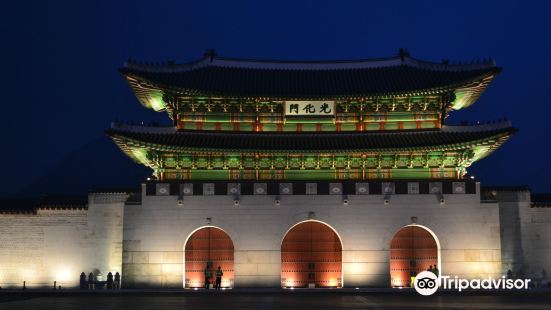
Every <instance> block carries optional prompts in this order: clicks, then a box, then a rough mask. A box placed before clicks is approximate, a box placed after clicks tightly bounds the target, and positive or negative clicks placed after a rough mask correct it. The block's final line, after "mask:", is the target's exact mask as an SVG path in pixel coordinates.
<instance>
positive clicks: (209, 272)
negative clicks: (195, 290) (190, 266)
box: [205, 263, 212, 290]
mask: <svg viewBox="0 0 551 310" xmlns="http://www.w3.org/2000/svg"><path fill="white" fill-rule="evenodd" d="M211 278H212V270H211V269H210V264H209V263H207V267H205V289H207V290H208V289H209V286H210V279H211Z"/></svg>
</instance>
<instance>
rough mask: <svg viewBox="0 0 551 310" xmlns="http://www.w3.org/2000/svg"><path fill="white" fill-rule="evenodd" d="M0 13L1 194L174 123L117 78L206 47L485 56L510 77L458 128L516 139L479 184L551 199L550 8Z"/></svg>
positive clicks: (203, 4)
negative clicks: (476, 127) (119, 132)
mask: <svg viewBox="0 0 551 310" xmlns="http://www.w3.org/2000/svg"><path fill="white" fill-rule="evenodd" d="M2 11H3V13H4V14H2V15H3V16H2V18H1V19H0V24H1V28H0V29H1V34H2V45H1V46H2V47H1V51H0V53H1V54H2V55H1V56H2V57H1V60H2V69H3V72H2V76H3V79H4V81H3V83H2V84H1V85H2V88H3V90H2V95H3V97H2V101H1V107H2V112H1V113H0V126H1V128H0V134H1V140H2V144H1V145H2V149H1V151H0V159H1V162H2V167H3V174H2V177H1V181H0V182H1V185H2V186H1V187H0V195H7V194H11V193H14V192H17V191H18V190H19V189H20V188H22V187H24V186H25V185H28V184H29V183H31V182H32V181H33V180H35V179H37V178H39V177H40V176H41V175H44V174H45V173H47V172H48V171H49V170H51V169H53V167H55V166H56V165H57V164H59V162H60V161H61V160H62V159H63V158H64V157H66V156H67V155H68V154H71V153H72V152H74V151H75V150H77V149H79V148H82V147H83V146H85V145H86V144H88V143H90V141H93V140H97V139H98V137H102V136H103V132H104V130H105V129H106V128H108V126H109V124H110V122H111V121H112V120H114V119H124V120H135V121H138V120H145V121H161V120H166V115H164V114H162V113H154V112H151V111H148V110H146V109H144V108H143V107H141V105H140V104H139V103H138V101H137V100H136V99H135V98H134V97H133V95H132V93H131V91H130V89H129V87H128V86H127V85H126V84H125V82H124V81H123V79H122V78H121V76H120V75H119V74H118V72H117V68H119V67H120V66H121V64H122V63H123V61H125V60H126V59H127V58H129V57H132V58H134V59H140V60H146V61H165V60H169V59H174V60H176V61H178V62H183V61H190V60H194V59H196V58H199V57H201V56H202V54H203V53H204V51H205V50H206V49H207V48H216V51H217V52H218V54H219V55H221V56H228V57H243V58H260V59H287V60H333V59H354V58H370V57H385V56H392V55H395V54H396V53H397V50H398V48H400V47H404V48H407V49H408V50H409V51H410V53H411V54H412V56H414V57H416V58H420V59H426V60H434V61H440V60H442V59H444V58H448V59H451V60H452V61H465V60H471V59H476V58H478V59H481V58H485V57H488V56H491V57H492V58H494V59H495V60H496V61H497V63H498V65H499V66H502V67H503V68H504V70H503V72H502V73H501V74H500V75H499V76H498V77H497V79H496V80H495V81H494V82H493V84H492V85H491V86H490V88H489V89H488V90H487V91H486V92H485V93H484V94H483V95H482V97H481V99H480V100H479V101H478V102H477V103H476V104H475V105H474V106H472V107H470V108H468V109H467V110H464V111H457V112H455V113H453V115H452V117H451V119H450V121H451V122H459V121H461V120H470V121H476V120H481V121H485V120H494V119H497V118H501V117H507V118H508V119H510V120H512V121H513V124H514V125H515V126H516V127H518V128H519V129H520V132H519V133H518V134H517V135H516V136H514V137H513V138H512V139H511V140H510V141H509V142H508V143H506V144H505V146H504V147H502V148H501V149H500V150H498V151H497V152H496V153H494V154H493V155H492V156H490V157H489V158H486V159H484V160H482V161H480V162H478V163H476V164H475V165H474V166H473V167H472V168H471V171H472V172H473V174H475V175H477V177H479V178H480V179H481V181H482V182H483V184H487V185H489V184H506V185H520V184H528V185H530V187H531V188H533V189H534V190H535V191H537V192H545V191H551V182H550V181H549V178H550V177H549V176H550V175H551V160H550V158H551V146H550V145H549V139H548V133H549V132H551V122H549V115H550V114H551V102H550V100H549V91H550V90H551V78H550V75H549V73H550V72H551V65H550V64H551V59H550V58H551V18H550V17H549V12H551V1H534V2H532V1H493V2H492V1H377V2H375V1H332V2H324V1H298V0H295V1H274V2H267V1H258V0H257V1H219V2H217V1H211V0H209V1H147V2H146V1H76V0H72V1H35V2H28V1H13V2H11V3H10V4H6V3H4V4H3V8H2ZM67 182H71V180H67ZM62 186H63V184H60V187H62Z"/></svg>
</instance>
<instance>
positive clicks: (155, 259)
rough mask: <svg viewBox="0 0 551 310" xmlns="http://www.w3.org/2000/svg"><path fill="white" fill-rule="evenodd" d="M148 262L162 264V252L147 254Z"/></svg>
mask: <svg viewBox="0 0 551 310" xmlns="http://www.w3.org/2000/svg"><path fill="white" fill-rule="evenodd" d="M149 262H150V263H153V264H160V263H162V262H163V252H149Z"/></svg>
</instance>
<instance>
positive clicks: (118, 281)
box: [115, 272, 121, 290]
mask: <svg viewBox="0 0 551 310" xmlns="http://www.w3.org/2000/svg"><path fill="white" fill-rule="evenodd" d="M120 288H121V275H120V274H119V272H116V273H115V289H117V290H119V289H120Z"/></svg>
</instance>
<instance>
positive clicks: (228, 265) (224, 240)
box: [185, 227, 233, 288]
mask: <svg viewBox="0 0 551 310" xmlns="http://www.w3.org/2000/svg"><path fill="white" fill-rule="evenodd" d="M185 255H186V256H185V257H186V258H185V262H186V271H185V287H186V288H195V287H204V285H205V274H204V271H205V267H206V265H207V263H208V262H210V263H211V266H212V267H211V268H212V274H213V278H212V279H211V283H212V284H213V285H214V280H215V277H216V269H217V268H218V266H220V267H221V269H222V271H223V272H224V275H223V276H222V287H232V286H233V242H232V240H231V238H230V236H228V234H226V233H225V232H224V231H223V230H221V229H219V228H216V227H205V228H201V229H199V230H197V231H196V232H194V233H193V234H192V235H191V236H190V237H189V239H188V241H187V243H186V250H185Z"/></svg>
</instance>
